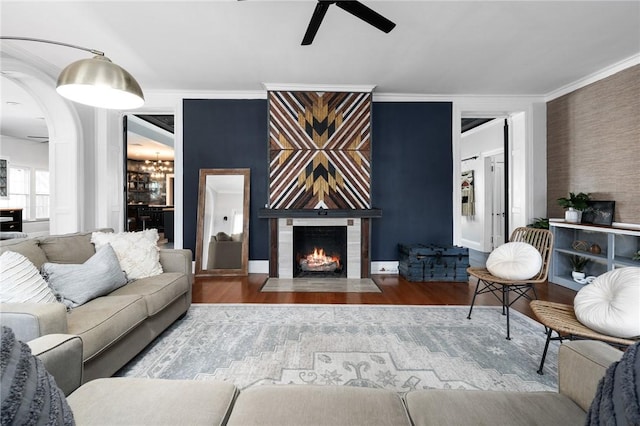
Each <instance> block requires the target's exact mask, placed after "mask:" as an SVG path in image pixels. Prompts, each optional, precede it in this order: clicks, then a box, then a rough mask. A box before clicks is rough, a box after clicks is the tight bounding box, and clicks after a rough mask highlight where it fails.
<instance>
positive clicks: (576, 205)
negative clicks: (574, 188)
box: [558, 192, 589, 223]
mask: <svg viewBox="0 0 640 426" xmlns="http://www.w3.org/2000/svg"><path fill="white" fill-rule="evenodd" d="M587 201H589V194H585V193H584V192H579V193H578V194H575V193H573V192H570V193H569V197H561V198H558V204H559V205H560V206H561V207H563V208H565V209H567V210H566V211H565V213H564V220H566V221H567V222H571V223H580V220H581V219H582V211H583V210H585V209H586V208H587Z"/></svg>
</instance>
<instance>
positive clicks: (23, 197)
mask: <svg viewBox="0 0 640 426" xmlns="http://www.w3.org/2000/svg"><path fill="white" fill-rule="evenodd" d="M49 198H50V197H49V171H48V170H33V169H32V168H30V167H24V166H11V165H10V166H9V197H7V198H6V199H0V207H3V208H11V209H22V220H25V221H27V220H37V219H48V218H49Z"/></svg>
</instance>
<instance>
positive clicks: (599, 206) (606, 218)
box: [582, 200, 616, 226]
mask: <svg viewBox="0 0 640 426" xmlns="http://www.w3.org/2000/svg"><path fill="white" fill-rule="evenodd" d="M615 208H616V202H615V201H596V200H589V201H587V208H586V209H585V210H584V211H583V212H582V223H586V224H592V225H605V226H611V224H612V223H613V215H614V213H615Z"/></svg>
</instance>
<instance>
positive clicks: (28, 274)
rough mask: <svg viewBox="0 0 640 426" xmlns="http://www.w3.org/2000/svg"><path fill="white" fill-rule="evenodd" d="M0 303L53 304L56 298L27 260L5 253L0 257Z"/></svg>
mask: <svg viewBox="0 0 640 426" xmlns="http://www.w3.org/2000/svg"><path fill="white" fill-rule="evenodd" d="M0 302H2V303H55V302H56V296H55V295H54V294H53V292H52V291H51V289H50V288H49V286H47V283H46V281H45V280H44V279H43V278H42V276H41V275H40V273H39V272H38V270H37V269H36V267H35V265H34V264H33V263H31V261H30V260H29V259H27V258H26V257H24V256H23V255H21V254H20V253H15V252H13V251H5V252H4V253H2V255H0Z"/></svg>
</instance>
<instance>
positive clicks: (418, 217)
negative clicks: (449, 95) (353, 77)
mask: <svg viewBox="0 0 640 426" xmlns="http://www.w3.org/2000/svg"><path fill="white" fill-rule="evenodd" d="M451 117H452V112H451V103H449V102H425V103H423V102H411V103H399V102H376V103H374V104H373V112H372V121H371V123H372V124H371V127H372V168H373V170H372V177H371V183H372V188H371V191H372V194H371V198H372V204H373V206H374V207H378V208H381V209H382V218H381V219H373V220H372V226H371V259H372V260H377V261H384V260H397V259H398V248H397V247H398V243H406V244H411V243H441V244H451V243H452V241H453V223H452V222H453V206H452V192H453V179H452V176H453V153H452V149H451V141H452V133H451V120H452V118H451Z"/></svg>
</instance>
